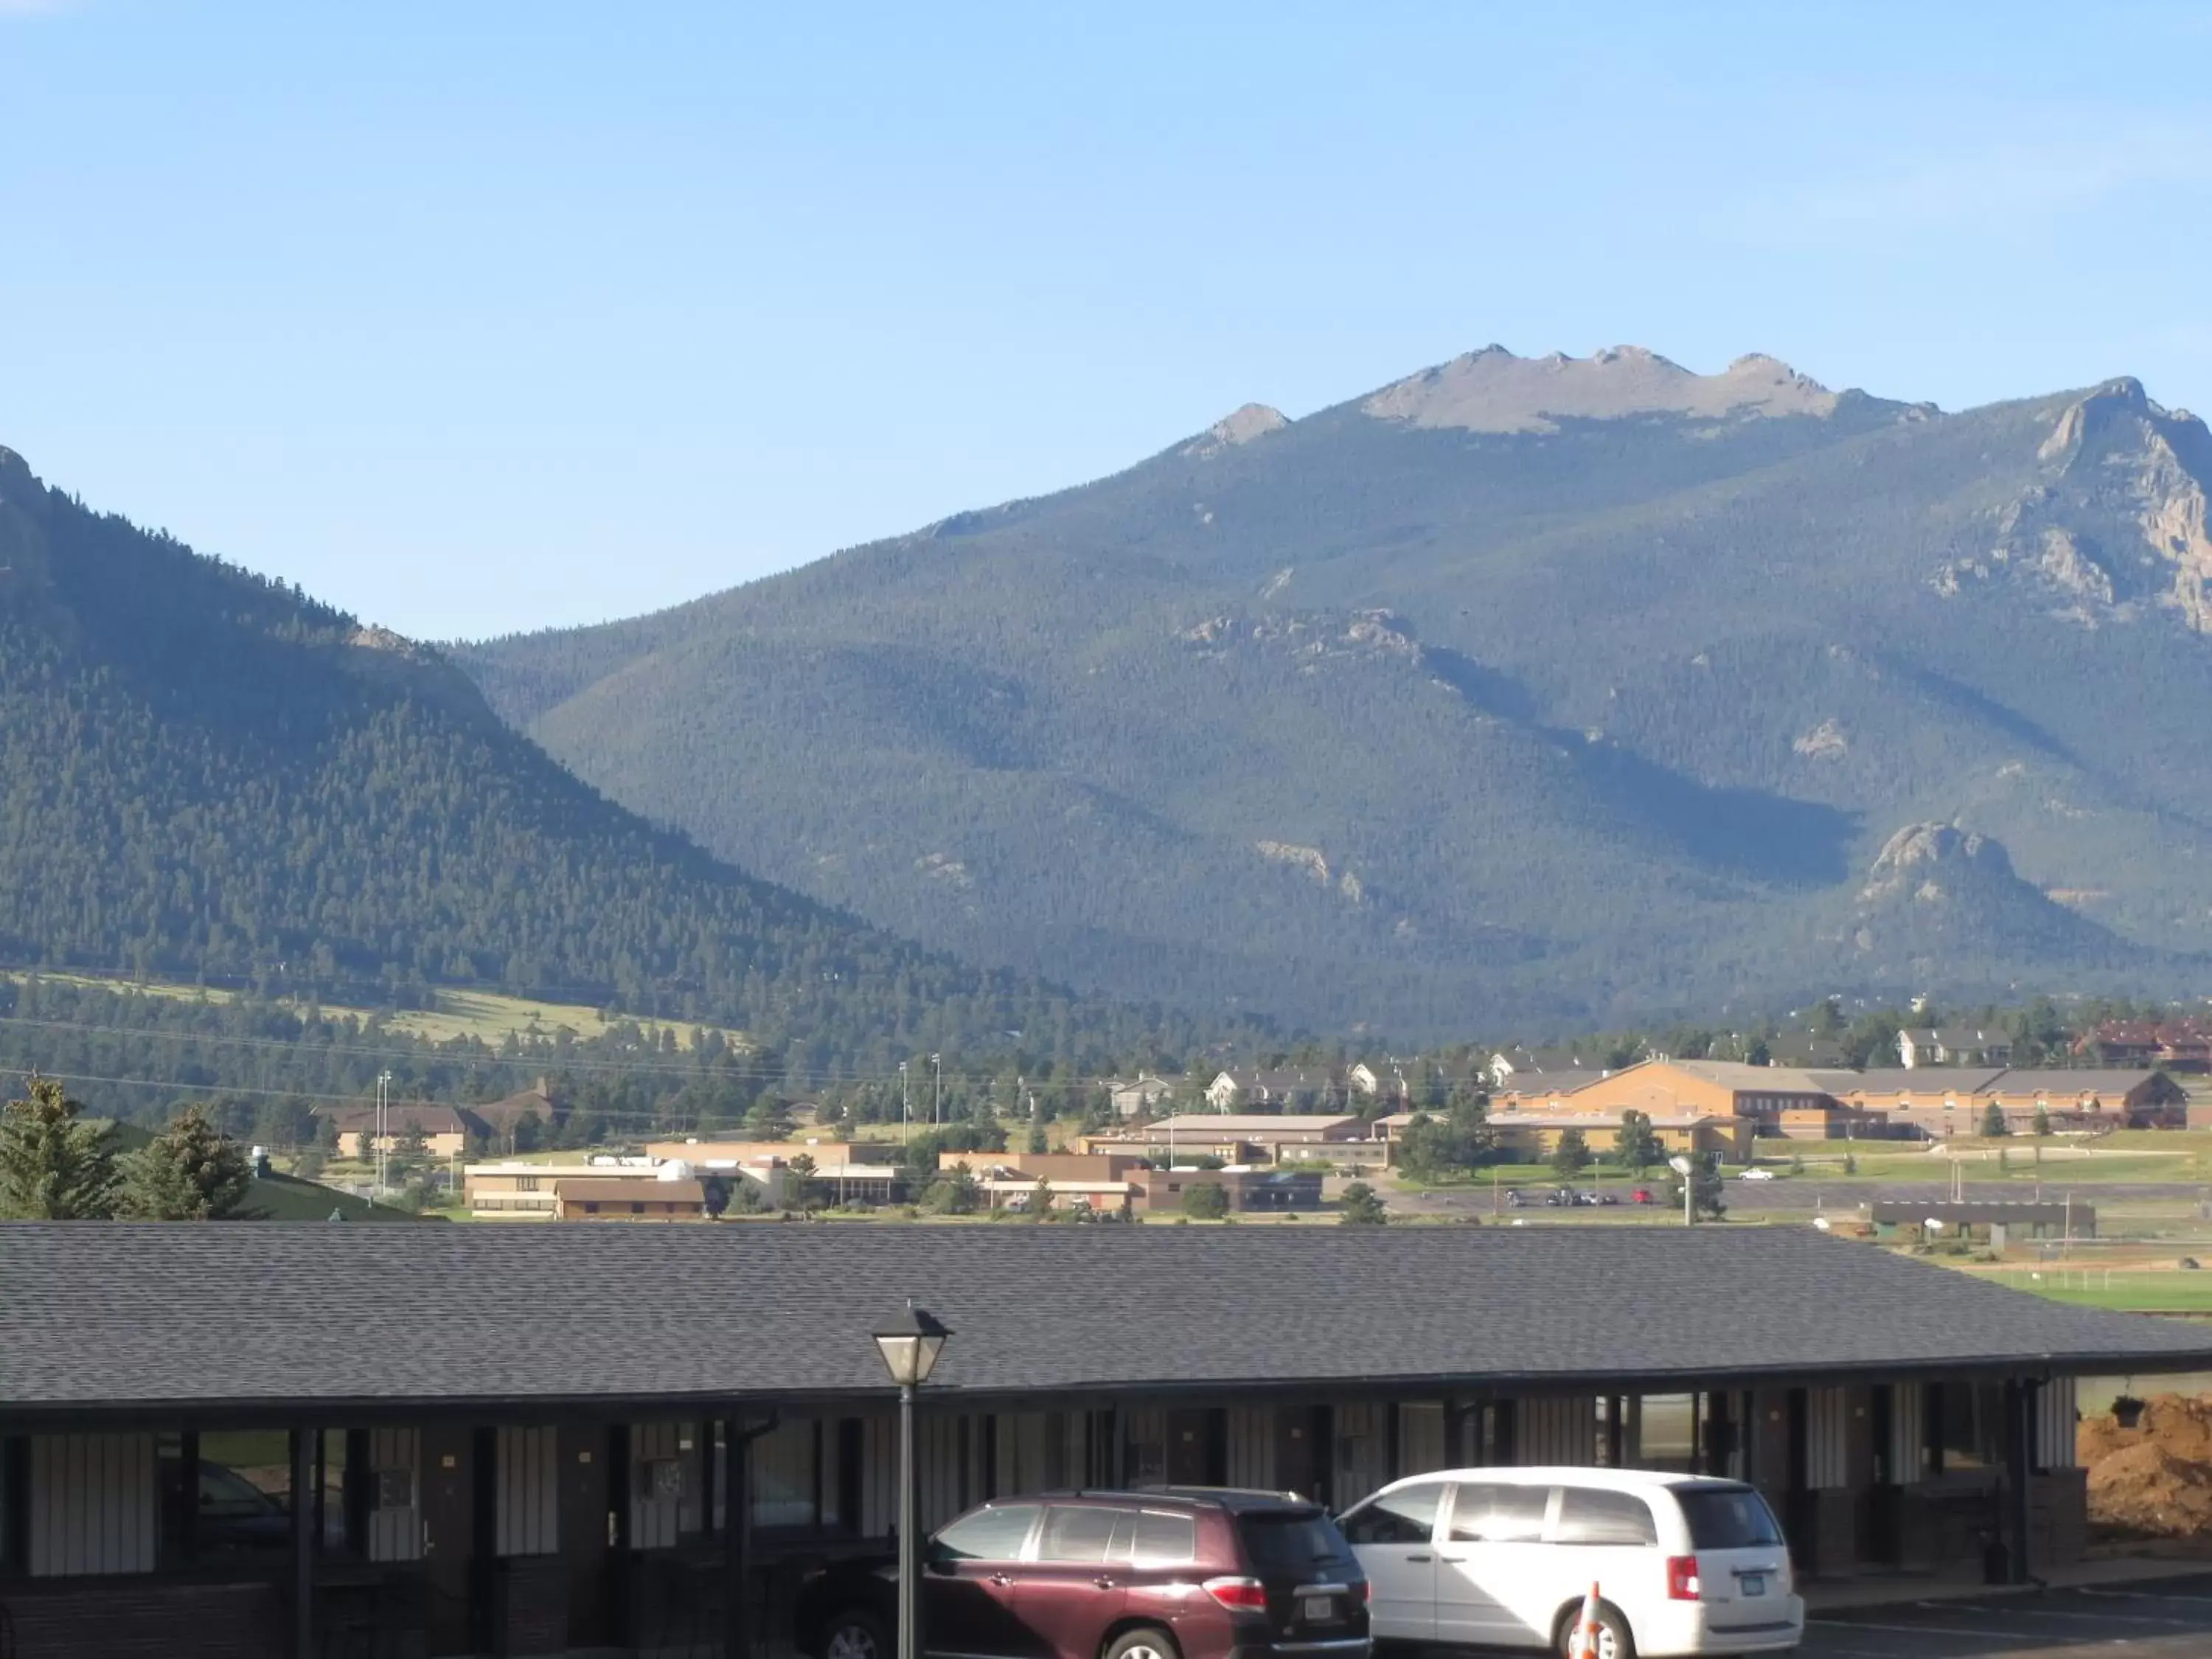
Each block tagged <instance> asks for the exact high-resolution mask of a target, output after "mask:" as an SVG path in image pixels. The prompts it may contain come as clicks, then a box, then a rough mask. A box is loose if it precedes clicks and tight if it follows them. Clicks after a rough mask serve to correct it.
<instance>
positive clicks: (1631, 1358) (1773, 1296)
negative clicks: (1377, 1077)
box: [0, 1222, 2212, 1422]
mask: <svg viewBox="0 0 2212 1659" xmlns="http://www.w3.org/2000/svg"><path fill="white" fill-rule="evenodd" d="M909 1295H911V1296H914V1297H918V1298H919V1299H920V1301H921V1304H922V1305H923V1306H924V1307H927V1308H928V1309H929V1310H931V1311H933V1312H934V1313H936V1314H937V1315H938V1316H939V1317H940V1318H942V1319H943V1320H944V1321H945V1322H946V1323H947V1324H949V1325H951V1327H952V1328H953V1329H954V1331H955V1332H956V1333H957V1335H956V1337H955V1339H954V1340H953V1342H952V1344H951V1347H950V1349H949V1350H948V1352H947V1353H946V1356H945V1361H944V1363H943V1364H942V1365H941V1367H940V1368H939V1374H938V1377H937V1379H936V1381H935V1382H934V1383H933V1387H934V1386H937V1385H938V1384H939V1383H941V1384H942V1385H944V1386H945V1387H947V1388H950V1389H960V1390H966V1391H969V1392H973V1393H977V1394H1006V1393H1035V1392H1042V1391H1056V1392H1060V1393H1062V1394H1063V1395H1064V1394H1066V1393H1067V1392H1069V1391H1079V1390H1084V1389H1146V1388H1157V1389H1176V1388H1180V1389H1192V1388H1213V1389H1225V1388H1229V1387H1232V1386H1243V1387H1255V1388H1264V1387H1267V1386H1271V1385H1277V1386H1289V1385H1295V1384H1297V1383H1302V1382H1313V1383H1330V1384H1346V1385H1349V1384H1353V1383H1359V1382H1363V1381H1378V1382H1379V1381H1383V1380H1410V1379H1417V1378H1418V1379H1424V1380H1425V1379H1431V1378H1433V1379H1436V1380H1437V1381H1438V1382H1439V1383H1446V1382H1449V1383H1461V1384H1467V1383H1480V1382H1482V1381H1484V1380H1486V1379H1490V1380H1498V1381H1504V1380H1508V1379H1510V1380H1514V1381H1516V1382H1524V1383H1525V1382H1532V1381H1534V1382H1541V1381H1542V1380H1543V1379H1546V1378H1551V1379H1554V1380H1565V1379H1576V1380H1580V1381H1584V1382H1594V1381H1595V1380H1597V1379H1599V1378H1602V1377H1607V1376H1612V1377H1619V1378H1622V1379H1628V1378H1646V1379H1651V1380H1654V1381H1657V1382H1662V1383H1663V1382H1665V1381H1668V1380H1670V1379H1674V1378H1680V1379H1683V1380H1685V1381H1689V1380H1692V1379H1695V1378H1698V1377H1700V1376H1705V1377H1711V1376H1721V1375H1735V1374H1754V1373H1765V1374H1771V1375H1776V1376H1780V1375H1791V1376H1801V1377H1802V1376H1825V1375H1833V1374H1836V1373H1838V1372H1847V1371H1850V1370H1875V1369H1881V1368H1888V1369H1890V1370H1903V1369H1911V1368H1913V1367H1925V1366H1932V1365H1940V1364H1973V1363H1976V1362H2021V1363H2027V1364H2045V1363H2048V1364H2052V1365H2053V1366H2054V1367H2055V1368H2057V1369H2059V1370H2065V1369H2101V1370H2121V1371H2130V1370H2131V1371H2135V1372H2139V1373H2141V1372H2149V1371H2154V1370H2159V1369H2161V1368H2163V1369H2167V1370H2179V1369H2185V1368H2192V1367H2195V1366H2198V1365H2202V1364H2206V1363H2208V1362H2212V1332H2205V1331H2203V1330H2200V1329H2196V1328H2189V1327H2185V1326H2182V1325H2179V1324H2175V1323H2167V1322H2160V1321H2158V1320H2154V1319H2150V1318H2148V1317H2144V1316H2138V1315H2130V1314H2113V1313H2105V1312H2100V1311H2096V1310H2087V1309H2078V1308H2069V1307H2064V1306H2061V1305H2059V1304H2054V1303H2050V1302H2045V1301H2043V1300H2040V1299H2039V1298H2036V1297H2030V1296H2027V1295H2026V1294H2025V1293H2022V1292H2019V1291H2008V1290H2005V1289H2002V1288H2001V1287H1999V1286H1996V1285H1990V1284H1987V1283H1984V1282H1982V1281H1980V1280H1978V1279H1972V1278H1969V1277H1967V1276H1966V1275H1963V1274H1960V1273H1953V1272H1950V1271H1949V1270H1948V1269H1943V1268H1938V1267H1929V1266H1926V1265H1923V1264H1921V1263H1917V1262H1914V1261H1910V1260H1907V1259H1905V1258H1903V1257H1899V1256H1895V1255H1890V1254H1888V1253H1887V1252H1885V1251H1882V1250H1880V1249H1875V1248H1874V1247H1873V1246H1870V1245H1866V1244H1858V1243H1844V1242H1842V1241H1837V1240H1830V1239H1827V1238H1824V1237H1821V1236H1820V1235H1819V1234H1817V1233H1815V1232H1814V1231H1811V1230H1810V1229H1807V1228H1781V1227H1776V1228H1760V1227H1747V1226H1734V1227H1711V1228H1699V1229H1697V1230H1695V1231H1691V1230H1687V1229H1684V1230H1668V1229H1666V1228H1660V1227H1650V1226H1639V1227H1627V1226H1605V1225H1597V1226H1576V1227H1529V1228H1504V1227H1484V1228H1464V1227H1402V1228H1389V1229H1375V1230H1367V1229H1340V1228H1334V1227H1298V1228H1277V1227H1268V1228H1258V1227H1245V1228H1235V1229H1228V1228H1180V1227H1130V1228H1118V1227H1113V1228H1109V1227H1099V1228H1082V1229H1076V1228H1059V1227H981V1226H971V1227H956V1226H929V1225H805V1224H795V1223H794V1224H778V1223H765V1224H744V1225H721V1226H709V1225H693V1226H665V1225H663V1226H646V1227H623V1226H596V1227H594V1226H584V1225H568V1226H563V1225H557V1224H549V1225H536V1226H525V1225H516V1226H502V1227H490V1226H485V1227H471V1226H440V1225H429V1224H425V1225H420V1226H408V1227H346V1226H334V1225H329V1224H327V1223H302V1224H283V1223H263V1224H228V1225H225V1224H216V1225H209V1224H204V1223H203V1224H197V1225H195V1224H175V1225H156V1224H137V1225H133V1224H128V1223H122V1224H102V1223H74V1224H70V1223H61V1224H54V1223H43V1224H42V1223H20V1222H19V1223H9V1224H4V1225H0V1422H4V1421H5V1419H7V1418H8V1417H9V1413H10V1408H11V1407H14V1408H16V1409H18V1410H21V1409H23V1408H28V1407H40V1406H48V1407H58V1406H67V1405H76V1406H80V1407H99V1406H110V1407H124V1406H128V1405H131V1404H136V1405H138V1406H140V1407H155V1406H161V1405H167V1404H187V1405H188V1404H192V1403H197V1404H200V1405H203V1406H209V1405H213V1404H215V1403H216V1402H227V1401H237V1402H276V1401H294V1402H299V1401H327V1402H333V1403H336V1402H345V1401H375V1402H381V1403H383V1404H385V1405H386V1406H392V1405H397V1404H400V1403H407V1402H421V1403H424V1404H446V1405H453V1404H459V1403H460V1402H465V1401H471V1400H477V1401H488V1400H494V1399H504V1398H508V1397H520V1398H523V1399H537V1400H539V1401H547V1402H550V1401H562V1400H574V1399H593V1398H596V1399H601V1400H608V1399H629V1400H639V1401H643V1400H659V1399H665V1400H671V1401H673V1400H682V1399H684V1398H705V1399H717V1400H725V1401H726V1400H731V1399H734V1398H738V1397H742V1396H749V1395H750V1396H757V1397H761V1398H771V1397H783V1398H792V1397H798V1396H807V1395H825V1394H830V1395H835V1394H852V1393H860V1392H866V1393H870V1394H879V1393H882V1392H884V1375H883V1370H882V1365H881V1363H880V1361H879V1360H878V1358H877V1355H876V1352H875V1350H874V1348H873V1346H872V1344H871V1343H870V1341H869V1339H868V1333H869V1332H870V1331H871V1330H872V1329H873V1328H875V1327H876V1326H877V1325H878V1324H879V1323H881V1322H883V1321H884V1319H886V1318H887V1317H889V1316H890V1315H891V1314H892V1313H893V1312H894V1311H895V1310H896V1309H897V1308H899V1307H900V1306H901V1305H902V1301H901V1298H902V1297H906V1296H909Z"/></svg>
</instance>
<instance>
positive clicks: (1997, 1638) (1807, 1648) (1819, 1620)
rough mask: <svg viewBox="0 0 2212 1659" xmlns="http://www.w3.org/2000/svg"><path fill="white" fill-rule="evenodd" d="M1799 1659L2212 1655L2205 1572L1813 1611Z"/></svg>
mask: <svg viewBox="0 0 2212 1659" xmlns="http://www.w3.org/2000/svg"><path fill="white" fill-rule="evenodd" d="M1798 1652H1799V1655H1800V1656H1801V1659H2062V1656H2074V1655H2087V1654H2103V1653H2111V1654H2125V1655H2128V1656H2130V1659H2204V1656H2212V1573H2207V1574H2198V1575H2195V1576H2192V1577H2187V1578H2163V1579H2157V1580H2154V1581H2152V1582H2150V1583H2134V1584H2122V1585H2114V1586H2112V1588H2110V1589H2063V1590H2050V1591H2045V1592H2043V1593H2040V1594H2037V1595H1990V1596H1979V1597H1975V1598H1972V1599H1970V1600H1966V1601H1907V1602H1902V1603H1899V1604H1898V1605H1896V1606H1893V1607H1867V1608H1863V1609H1857V1610H1854V1611H1851V1612H1848V1613H1844V1612H1838V1613H1819V1614H1815V1615H1814V1617H1813V1618H1812V1619H1811V1620H1808V1623H1807V1625H1806V1627H1805V1644H1804V1646H1803V1647H1802V1648H1800V1649H1799V1650H1798Z"/></svg>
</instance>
